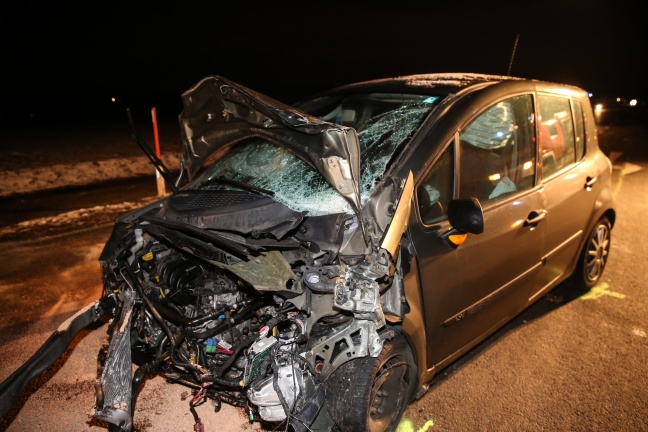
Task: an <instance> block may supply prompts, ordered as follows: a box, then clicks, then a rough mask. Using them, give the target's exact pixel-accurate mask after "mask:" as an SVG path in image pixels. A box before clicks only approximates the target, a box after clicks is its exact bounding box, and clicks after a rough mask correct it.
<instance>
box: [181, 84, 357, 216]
mask: <svg viewBox="0 0 648 432" xmlns="http://www.w3.org/2000/svg"><path fill="white" fill-rule="evenodd" d="M182 100H183V104H184V108H183V111H182V114H181V115H180V124H181V133H182V136H183V146H184V159H185V164H186V168H187V173H188V176H189V178H190V179H191V178H193V176H194V175H195V174H196V173H197V172H198V171H199V170H200V168H201V167H202V165H203V164H204V163H205V161H206V160H208V159H210V158H211V157H213V156H218V155H219V152H221V153H222V152H224V151H225V150H226V149H227V148H228V147H229V146H231V145H233V144H235V143H237V142H239V141H241V140H243V139H246V138H250V137H260V138H264V139H266V140H268V141H271V142H273V143H275V144H277V145H280V146H282V147H285V148H286V149H288V150H290V151H291V152H293V153H294V154H295V155H297V156H298V157H299V158H301V159H302V160H304V161H305V162H306V163H308V164H309V165H311V166H312V167H313V168H315V169H316V170H317V171H318V172H320V173H321V174H322V176H324V178H325V179H326V180H327V181H328V182H329V183H330V184H331V185H332V186H333V187H334V188H335V189H336V190H337V191H338V192H339V193H340V194H341V195H342V196H344V197H345V198H346V199H347V200H348V201H349V202H350V203H351V206H352V208H353V209H354V210H355V212H356V213H357V214H360V206H361V204H360V145H359V141H358V135H357V133H356V131H355V129H353V128H349V127H345V126H340V125H336V124H333V123H328V122H325V121H321V120H319V119H317V118H315V117H312V116H310V115H308V114H306V113H304V112H301V111H299V110H297V109H295V108H292V107H290V106H288V105H285V104H283V103H281V102H279V101H276V100H274V99H272V98H270V97H268V96H265V95H262V94H260V93H257V92H255V91H253V90H250V89H248V88H246V87H244V86H241V85H239V84H237V83H234V82H232V81H230V80H227V79H225V78H222V77H220V76H209V77H206V78H204V79H203V80H201V81H200V82H199V83H198V84H196V85H195V86H194V87H192V88H191V89H189V90H187V91H186V92H185V93H184V94H183V95H182Z"/></svg>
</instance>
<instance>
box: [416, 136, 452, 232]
mask: <svg viewBox="0 0 648 432" xmlns="http://www.w3.org/2000/svg"><path fill="white" fill-rule="evenodd" d="M452 153H453V152H452V146H448V148H447V149H446V150H445V151H444V152H443V153H442V154H441V157H439V159H438V160H437V161H436V162H435V164H434V166H433V167H432V169H430V172H428V173H427V175H426V176H425V179H424V180H423V181H422V182H421V184H420V185H419V187H418V189H417V191H416V196H417V200H418V206H419V211H420V212H421V220H422V221H423V223H424V224H432V223H435V222H440V221H442V220H445V219H447V211H448V203H450V201H451V200H452V198H453V190H454V187H453V184H454V181H453V179H454V176H453V175H452V172H453V169H452V166H453V157H452Z"/></svg>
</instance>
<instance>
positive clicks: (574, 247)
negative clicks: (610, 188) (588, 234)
mask: <svg viewBox="0 0 648 432" xmlns="http://www.w3.org/2000/svg"><path fill="white" fill-rule="evenodd" d="M537 101H538V113H539V115H538V143H539V157H540V160H541V162H542V163H541V167H542V170H541V173H542V191H543V193H542V194H543V200H544V202H545V203H546V207H547V220H546V239H545V263H546V264H545V266H544V268H543V269H542V272H541V276H540V283H541V286H542V287H547V288H549V287H550V286H551V285H553V283H554V281H556V280H557V279H558V278H560V277H561V276H564V275H565V272H566V271H568V270H569V269H570V264H571V263H573V260H574V257H575V256H576V255H577V254H578V252H579V247H580V244H581V240H582V238H583V236H584V235H585V234H584V230H585V229H586V227H587V224H588V220H589V218H590V217H591V214H592V213H593V211H592V209H593V208H594V206H595V200H596V196H597V195H598V193H597V190H598V186H599V185H598V184H597V183H596V180H597V176H598V174H597V170H598V168H597V166H596V165H595V164H593V163H592V162H591V161H590V160H589V159H587V158H586V157H584V156H585V142H586V137H585V128H584V121H585V119H584V114H583V109H582V106H581V104H580V102H578V100H575V99H571V98H570V97H568V96H562V95H560V96H559V95H550V94H542V93H541V94H539V95H538V99H537Z"/></svg>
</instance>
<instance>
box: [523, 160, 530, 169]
mask: <svg viewBox="0 0 648 432" xmlns="http://www.w3.org/2000/svg"><path fill="white" fill-rule="evenodd" d="M532 165H533V163H532V162H531V161H526V162H524V165H522V169H525V170H528V169H529V168H531V166H532Z"/></svg>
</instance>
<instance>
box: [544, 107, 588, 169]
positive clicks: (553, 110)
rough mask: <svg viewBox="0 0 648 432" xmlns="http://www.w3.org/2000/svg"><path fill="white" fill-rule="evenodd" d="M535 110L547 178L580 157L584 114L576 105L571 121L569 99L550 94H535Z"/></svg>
mask: <svg viewBox="0 0 648 432" xmlns="http://www.w3.org/2000/svg"><path fill="white" fill-rule="evenodd" d="M538 110H539V116H538V146H539V149H540V157H541V160H542V177H543V178H546V177H549V176H551V175H553V174H554V173H556V172H558V171H560V170H562V169H563V168H565V167H567V166H569V165H571V164H573V163H574V162H576V161H577V160H579V159H580V158H581V157H582V156H583V152H584V142H585V133H584V127H583V111H582V109H581V107H580V105H576V106H575V107H574V116H575V118H574V116H572V109H571V104H570V99H569V98H566V97H560V96H550V95H538ZM574 120H575V122H574Z"/></svg>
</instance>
